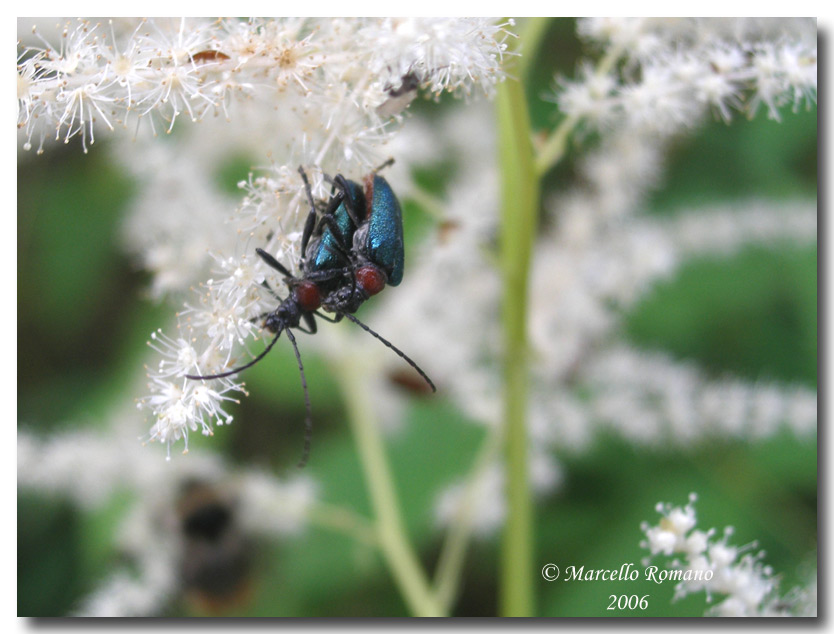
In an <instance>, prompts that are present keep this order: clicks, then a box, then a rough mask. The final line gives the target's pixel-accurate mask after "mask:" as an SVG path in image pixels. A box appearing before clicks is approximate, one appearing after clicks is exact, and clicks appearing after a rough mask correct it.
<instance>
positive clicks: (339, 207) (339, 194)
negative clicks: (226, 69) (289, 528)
mask: <svg viewBox="0 0 834 634" xmlns="http://www.w3.org/2000/svg"><path fill="white" fill-rule="evenodd" d="M391 162H392V160H389V161H387V162H386V163H384V164H383V165H381V166H380V167H379V168H377V169H376V170H374V171H373V172H371V174H368V175H367V176H366V177H365V178H364V179H363V184H362V185H359V184H358V183H356V182H354V181H349V180H347V179H345V178H344V176H342V175H337V176H336V177H335V178H332V179H329V178H328V180H329V181H330V182H332V184H333V191H332V193H331V196H330V200H329V201H328V202H327V204H326V206H325V207H324V211H323V212H321V213H320V212H319V210H318V209H317V207H316V203H315V200H314V199H313V194H312V189H311V187H310V183H309V181H308V179H307V175H306V173H305V172H304V169H303V168H302V167H299V173H300V174H301V177H302V180H303V181H304V187H305V191H306V194H307V198H308V202H309V203H310V213H309V214H308V216H307V220H306V222H305V224H304V230H303V233H302V237H301V252H302V257H301V263H300V270H301V275H300V276H295V275H293V274H292V273H291V272H290V270H289V269H288V268H287V267H285V266H284V265H283V264H281V263H280V262H279V261H278V260H276V259H275V258H274V257H273V256H272V255H270V254H269V253H267V252H266V251H264V250H263V249H261V248H256V249H255V252H256V253H257V255H258V257H260V258H261V260H263V261H264V263H266V264H267V265H268V266H270V267H271V268H273V269H275V270H276V271H278V272H279V273H281V274H282V275H283V276H284V283H285V284H286V285H287V288H288V289H289V294H288V295H287V297H286V298H281V297H280V296H279V295H278V294H277V293H276V292H275V291H273V290H272V288H270V286H269V284H268V283H267V282H266V281H264V282H263V285H264V287H265V288H266V289H267V290H268V291H269V292H270V293H271V294H272V295H273V296H275V298H276V299H278V300H279V302H280V303H279V304H278V306H277V307H276V308H275V309H274V310H272V311H270V312H268V313H264V314H263V315H261V316H260V317H259V319H263V327H264V328H265V329H266V330H268V331H269V332H271V333H274V336H273V338H272V340H271V341H270V342H269V343H268V344H267V346H266V348H265V349H264V350H263V351H262V352H261V353H260V354H258V355H257V356H256V357H255V358H254V359H252V360H251V361H249V362H248V363H246V364H244V365H242V366H239V367H237V368H234V369H232V370H228V371H226V372H221V373H218V374H210V375H191V374H188V375H186V378H188V379H193V380H209V379H219V378H223V377H227V376H231V375H233V374H237V373H239V372H242V371H243V370H246V369H247V368H250V367H252V366H253V365H255V364H256V363H258V362H259V361H260V360H261V359H263V358H264V357H265V356H266V355H267V354H269V351H270V350H272V348H273V346H274V345H275V343H276V342H277V341H278V338H279V337H280V336H281V333H282V332H286V333H287V339H289V340H290V343H291V344H292V347H293V351H294V352H295V357H296V362H297V364H298V370H299V373H300V375H301V386H302V388H303V391H304V403H305V408H306V417H305V435H304V451H303V454H302V457H301V461H300V462H299V466H300V467H301V466H304V465H305V464H306V462H307V459H308V457H309V454H310V441H311V436H312V414H311V406H310V396H309V392H308V389H307V379H306V377H305V375H304V365H303V363H302V361H301V353H300V352H299V350H298V344H297V342H296V339H295V335H294V334H293V332H292V329H298V330H300V331H302V332H306V333H308V334H315V333H316V332H317V331H318V326H317V324H316V319H315V318H316V317H321V318H322V319H324V320H325V321H330V322H334V323H335V322H339V321H341V320H342V319H343V318H347V319H348V320H349V321H352V322H353V323H355V324H357V325H358V326H360V327H361V328H362V329H363V330H364V331H365V332H367V333H369V334H370V335H372V336H373V337H375V338H376V339H378V340H379V341H380V342H382V343H383V344H384V345H385V346H387V347H388V348H390V349H391V350H393V351H394V352H395V353H396V354H397V355H398V356H399V357H400V358H402V359H403V360H404V361H405V362H406V363H408V364H409V365H410V366H411V367H412V368H414V369H415V370H416V371H417V373H418V374H419V375H420V376H421V377H422V378H423V380H425V381H426V383H427V384H428V385H429V386H430V387H431V390H432V391H433V392H436V391H437V388H436V387H435V385H434V383H433V382H432V380H431V379H430V378H429V377H428V375H427V374H426V373H425V372H424V371H423V370H422V369H421V368H420V367H419V366H418V365H417V364H416V363H415V362H414V361H412V360H411V358H409V357H408V355H406V354H405V353H404V352H402V351H401V350H400V349H399V348H397V347H396V346H395V345H393V344H392V343H391V342H389V341H388V340H387V339H385V338H384V337H382V336H381V335H380V334H378V333H377V332H375V331H374V330H373V329H371V328H370V327H369V326H367V325H365V324H364V323H363V322H362V321H360V320H359V319H358V318H357V317H356V316H354V315H353V314H352V313H354V312H355V311H356V310H358V308H359V307H360V306H361V305H362V304H363V303H364V302H365V301H366V300H367V299H368V298H370V297H371V296H373V295H376V294H378V293H379V292H381V291H382V290H383V289H384V288H385V286H386V284H389V285H391V286H397V285H399V283H400V282H401V281H402V277H403V269H404V241H403V229H402V210H401V208H400V204H399V202H398V201H397V198H396V196H395V195H394V192H393V190H392V189H391V186H390V185H389V184H388V181H386V180H385V179H384V178H382V177H381V176H379V175H378V174H377V172H378V171H379V170H380V169H382V168H383V167H385V166H387V165H389V164H390V163H391ZM319 309H324V310H326V311H328V312H331V313H333V314H334V317H329V316H327V315H325V314H324V313H322V312H320V310H319ZM302 322H303V324H304V325H303V326H302Z"/></svg>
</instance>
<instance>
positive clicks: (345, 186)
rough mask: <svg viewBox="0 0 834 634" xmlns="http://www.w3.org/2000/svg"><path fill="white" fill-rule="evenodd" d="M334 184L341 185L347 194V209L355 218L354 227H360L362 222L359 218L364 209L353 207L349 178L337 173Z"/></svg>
mask: <svg viewBox="0 0 834 634" xmlns="http://www.w3.org/2000/svg"><path fill="white" fill-rule="evenodd" d="M333 184H334V185H336V186H337V187H339V189H341V190H342V191H343V192H344V195H345V209H347V212H348V216H350V219H351V220H353V226H354V228H358V227H359V225H360V224H361V222H360V220H359V213H358V212H360V211H364V209H359V210H357V209H354V208H353V201H352V200H351V198H350V190H349V189H348V184H347V180H346V179H345V177H344V176H342V175H341V174H336V177H335V178H334V179H333Z"/></svg>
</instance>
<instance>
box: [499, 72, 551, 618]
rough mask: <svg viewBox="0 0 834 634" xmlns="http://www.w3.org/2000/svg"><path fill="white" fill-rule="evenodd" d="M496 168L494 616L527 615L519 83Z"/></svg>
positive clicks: (526, 257)
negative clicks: (501, 502) (500, 510)
mask: <svg viewBox="0 0 834 634" xmlns="http://www.w3.org/2000/svg"><path fill="white" fill-rule="evenodd" d="M497 112H498V129H499V132H498V134H499V136H498V138H499V146H498V147H499V156H500V168H501V186H502V194H501V249H500V254H501V265H502V266H501V268H502V274H503V303H502V327H503V332H504V336H503V348H504V358H503V381H504V412H503V430H504V464H505V478H506V490H505V496H506V500H507V522H506V525H505V527H504V534H503V540H502V553H501V579H500V606H499V607H500V613H501V614H502V615H503V616H530V615H532V614H533V613H534V601H533V585H532V584H533V582H534V579H535V575H534V569H533V568H534V567H533V505H532V497H531V491H530V482H529V472H528V466H527V442H528V438H527V377H528V354H527V352H528V351H527V327H526V325H527V299H528V298H527V295H528V292H527V288H528V278H529V270H530V259H531V254H532V247H533V239H534V234H535V230H536V226H537V216H538V206H539V196H540V194H539V179H538V175H537V173H536V171H535V166H534V163H533V147H532V143H531V129H530V118H529V114H528V112H527V103H526V101H525V96H524V90H523V86H522V84H521V83H520V82H519V81H517V80H507V81H505V82H503V83H502V84H501V85H500V86H499V89H498V95H497Z"/></svg>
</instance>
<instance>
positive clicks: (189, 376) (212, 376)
mask: <svg viewBox="0 0 834 634" xmlns="http://www.w3.org/2000/svg"><path fill="white" fill-rule="evenodd" d="M289 334H290V331H289V330H288V331H287V336H289ZM280 336H281V331H280V330H279V331H278V332H276V333H275V336H274V337H273V338H272V341H270V342H269V345H268V346H267V347H266V349H265V350H264V351H263V352H261V353H260V354H259V355H258V356H257V357H255V358H254V359H252V360H251V361H250V362H249V363H247V364H246V365H242V366H240V367H239V368H235V369H234V370H229V371H228V372H221V373H220V374H206V375H204V376H197V375H194V374H186V375H185V378H186V379H195V380H196V379H206V380H208V379H222V378H223V377H225V376H232V375H233V374H237V373H238V372H242V371H243V370H245V369H246V368H251V367H252V366H253V365H255V364H256V363H257V362H258V361H260V360H261V359H263V358H264V357H265V356H266V355H267V354H269V351H270V350H272V346H274V345H275V342H276V341H278V337H280Z"/></svg>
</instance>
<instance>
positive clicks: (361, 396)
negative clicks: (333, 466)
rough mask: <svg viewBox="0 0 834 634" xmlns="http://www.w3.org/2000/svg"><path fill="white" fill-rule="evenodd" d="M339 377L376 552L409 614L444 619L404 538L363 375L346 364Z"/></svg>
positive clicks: (398, 509)
mask: <svg viewBox="0 0 834 634" xmlns="http://www.w3.org/2000/svg"><path fill="white" fill-rule="evenodd" d="M338 374H339V382H340V385H341V388H342V392H343V394H344V398H345V403H346V405H347V411H348V418H349V419H350V425H351V429H352V431H353V436H354V439H355V441H356V446H357V449H358V452H359V458H360V462H361V463H362V470H363V474H364V477H365V484H366V486H367V489H368V493H369V495H370V498H371V506H372V507H373V511H374V528H375V530H376V537H377V543H378V544H379V548H380V551H381V552H382V555H383V557H384V559H385V562H386V563H387V565H388V568H389V569H390V570H391V574H392V575H393V577H394V581H395V582H396V584H397V586H398V587H399V589H400V592H401V593H402V596H403V598H404V599H405V602H406V604H407V605H408V609H409V610H410V611H411V613H412V614H414V615H415V616H444V613H443V610H442V608H441V606H440V604H439V603H438V601H437V599H436V597H435V596H434V594H433V593H432V591H431V588H430V586H429V583H428V580H427V578H426V575H425V572H424V571H423V569H422V567H421V565H420V562H419V560H418V559H417V556H416V554H415V553H414V550H413V549H412V547H411V544H410V543H409V541H408V537H407V536H406V532H405V526H404V524H403V521H402V518H401V516H400V507H399V502H398V501H397V495H396V492H395V490H394V482H393V478H392V474H391V469H390V467H389V465H388V460H387V458H386V455H385V449H384V447H383V443H382V438H381V437H380V434H379V426H378V424H377V421H376V418H375V416H374V409H373V405H372V403H371V400H370V394H369V393H368V390H367V386H366V385H365V384H364V383H363V381H362V377H363V376H364V373H363V372H362V371H361V368H357V367H355V366H354V365H352V364H351V362H350V360H345V361H343V363H342V364H340V367H339V371H338Z"/></svg>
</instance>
